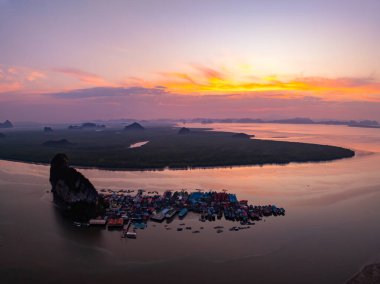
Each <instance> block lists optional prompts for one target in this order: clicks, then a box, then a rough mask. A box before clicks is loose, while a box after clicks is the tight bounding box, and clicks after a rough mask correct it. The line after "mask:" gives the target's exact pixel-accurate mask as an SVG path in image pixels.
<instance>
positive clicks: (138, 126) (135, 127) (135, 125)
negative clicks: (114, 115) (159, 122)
mask: <svg viewBox="0 0 380 284" xmlns="http://www.w3.org/2000/svg"><path fill="white" fill-rule="evenodd" d="M124 130H128V131H131V130H145V128H144V127H143V126H141V124H140V123H137V122H134V123H132V124H130V125H127V126H126V127H124Z"/></svg>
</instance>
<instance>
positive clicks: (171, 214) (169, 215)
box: [165, 208, 177, 219]
mask: <svg viewBox="0 0 380 284" xmlns="http://www.w3.org/2000/svg"><path fill="white" fill-rule="evenodd" d="M175 214H177V210H176V209H174V208H171V209H169V211H168V212H166V214H165V217H166V218H167V219H171V218H173V217H174V215H175Z"/></svg>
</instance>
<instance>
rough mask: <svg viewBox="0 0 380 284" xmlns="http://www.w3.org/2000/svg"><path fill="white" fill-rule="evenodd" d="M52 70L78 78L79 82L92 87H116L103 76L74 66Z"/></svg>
mask: <svg viewBox="0 0 380 284" xmlns="http://www.w3.org/2000/svg"><path fill="white" fill-rule="evenodd" d="M53 71H55V72H59V73H62V74H65V75H68V76H71V77H74V78H76V79H78V80H79V81H80V82H82V83H85V84H88V85H90V86H92V87H116V85H115V84H114V83H111V82H108V81H106V80H105V79H104V78H102V77H100V76H98V75H96V74H93V73H89V72H85V71H82V70H79V69H75V68H54V69H53Z"/></svg>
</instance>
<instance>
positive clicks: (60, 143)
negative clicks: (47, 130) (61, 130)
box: [42, 139, 72, 147]
mask: <svg viewBox="0 0 380 284" xmlns="http://www.w3.org/2000/svg"><path fill="white" fill-rule="evenodd" d="M42 145H43V146H48V147H57V146H69V145H72V143H70V142H69V141H68V140H67V139H61V140H49V141H46V142H44V143H42Z"/></svg>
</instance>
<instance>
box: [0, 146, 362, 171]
mask: <svg viewBox="0 0 380 284" xmlns="http://www.w3.org/2000/svg"><path fill="white" fill-rule="evenodd" d="M351 151H353V152H354V155H353V156H351V157H342V158H336V159H332V160H324V161H305V162H297V161H294V162H288V163H263V164H236V165H230V166H202V167H201V166H199V167H197V166H196V167H178V168H177V167H164V168H117V167H116V168H110V167H102V166H84V165H78V164H70V166H71V167H74V168H76V169H83V170H100V171H109V172H162V171H166V170H170V171H191V170H212V169H232V168H248V167H265V166H287V165H291V164H296V165H299V164H324V163H333V162H337V161H340V160H347V159H353V158H359V157H360V155H357V152H356V151H354V150H351ZM0 161H6V162H14V163H24V164H30V165H38V166H46V167H50V163H44V162H35V161H25V160H17V159H8V158H2V157H0Z"/></svg>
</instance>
